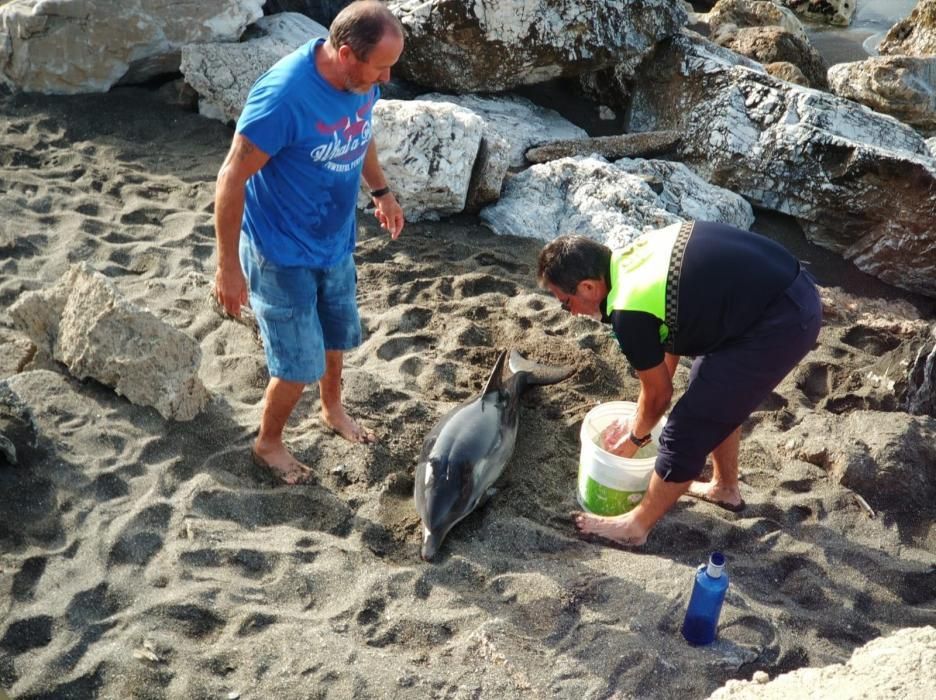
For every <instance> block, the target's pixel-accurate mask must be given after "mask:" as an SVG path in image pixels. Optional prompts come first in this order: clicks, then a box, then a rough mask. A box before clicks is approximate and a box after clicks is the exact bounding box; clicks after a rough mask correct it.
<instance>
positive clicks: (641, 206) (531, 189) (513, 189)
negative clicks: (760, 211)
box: [481, 157, 753, 247]
mask: <svg viewBox="0 0 936 700" xmlns="http://www.w3.org/2000/svg"><path fill="white" fill-rule="evenodd" d="M637 173H640V174H637ZM729 202H730V204H729ZM742 202H743V200H741V198H740V197H737V196H736V195H733V194H732V193H730V192H725V191H723V190H718V189H717V188H712V187H710V186H708V185H707V184H706V183H704V182H702V181H701V180H700V179H699V178H697V177H696V176H694V175H693V174H692V173H691V172H690V171H689V170H688V168H686V167H685V166H683V165H681V164H679V163H667V162H661V161H638V160H624V161H621V162H620V165H618V164H614V163H609V162H607V161H606V160H604V159H602V158H597V157H577V158H561V159H559V160H554V161H550V162H549V163H543V164H541V165H534V166H532V167H531V168H528V169H527V170H524V171H523V172H521V173H519V174H518V175H515V176H513V177H511V178H509V179H508V180H507V183H506V185H505V186H504V192H503V194H502V195H501V199H500V201H499V202H498V203H497V204H494V205H492V206H489V207H487V208H485V209H484V210H483V211H482V212H481V220H482V221H484V223H485V224H486V225H487V226H488V227H489V228H490V229H491V230H493V231H494V232H495V233H498V234H503V235H513V236H526V237H532V238H538V239H541V240H545V241H550V240H552V239H554V238H555V237H556V236H559V235H562V234H568V233H577V234H580V235H583V236H588V237H589V238H593V239H595V240H597V241H600V242H602V243H605V244H606V245H609V246H611V247H620V246H623V245H626V244H627V243H629V242H630V241H632V240H633V239H634V238H636V237H637V236H639V235H640V234H641V233H643V232H644V231H648V230H652V229H658V228H662V227H664V226H667V225H669V224H673V223H678V222H680V221H684V220H687V219H692V218H699V219H706V220H713V221H718V220H720V219H719V217H720V216H721V215H722V214H724V213H726V212H730V213H731V216H733V217H735V218H734V220H733V221H731V222H730V223H735V224H736V225H743V226H745V227H747V226H748V225H750V223H751V222H752V221H753V217H752V216H750V214H751V211H750V207H747V216H745V214H744V212H743V209H744V204H742ZM706 204H708V205H709V206H708V208H706V206H705V205H706ZM683 205H687V206H688V207H689V209H690V210H691V211H687V210H684V209H683V208H682V207H683ZM748 217H750V218H748Z"/></svg>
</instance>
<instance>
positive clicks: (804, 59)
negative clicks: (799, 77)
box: [718, 27, 829, 90]
mask: <svg viewBox="0 0 936 700" xmlns="http://www.w3.org/2000/svg"><path fill="white" fill-rule="evenodd" d="M718 43H719V44H720V45H721V46H726V47H728V48H729V49H731V50H732V51H737V52H738V53H739V54H741V55H742V56H747V57H748V58H753V59H754V60H755V61H759V62H760V63H763V64H764V65H765V66H766V65H767V64H770V63H778V62H784V63H792V64H793V65H794V66H796V67H797V68H799V69H800V71H801V72H802V73H803V75H804V76H806V79H807V80H808V81H809V86H810V87H814V88H816V89H819V90H827V89H828V87H829V83H828V81H827V80H826V72H827V71H828V70H829V67H828V65H826V62H825V59H823V58H822V56H820V55H819V52H818V51H816V49H815V48H814V47H813V46H812V44H810V43H809V40H808V39H806V38H802V37H799V36H797V35H796V34H793V33H792V32H789V31H787V30H785V29H781V28H780V27H744V28H741V29H738V30H737V31H736V32H734V33H733V34H731V35H730V36H726V37H725V38H724V39H722V40H719V42H718Z"/></svg>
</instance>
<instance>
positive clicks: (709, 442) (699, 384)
mask: <svg viewBox="0 0 936 700" xmlns="http://www.w3.org/2000/svg"><path fill="white" fill-rule="evenodd" d="M821 324H822V302H821V301H820V299H819V292H818V291H817V289H816V286H815V284H814V283H813V280H812V276H811V275H810V274H809V273H808V272H806V271H805V270H803V269H802V268H801V269H800V272H799V274H798V275H797V277H796V279H795V280H793V283H792V284H791V285H790V286H789V287H788V288H787V289H786V291H784V292H783V294H781V295H780V296H779V297H778V298H777V299H775V300H774V301H773V302H771V304H770V305H769V306H768V307H767V308H766V309H765V310H764V313H763V315H762V316H761V317H760V319H759V320H758V321H757V322H755V323H754V324H753V325H752V326H751V327H750V328H749V329H748V330H747V331H745V333H744V334H743V335H742V336H740V337H738V338H735V339H733V340H731V341H730V342H728V343H725V344H724V345H722V346H721V347H718V348H716V349H715V350H713V351H712V352H710V353H708V354H706V355H703V356H700V357H697V358H696V359H695V361H694V362H693V364H692V372H691V373H690V375H689V386H688V387H687V388H686V392H685V393H684V394H683V395H682V397H681V398H680V399H679V401H677V402H676V405H675V406H674V407H673V410H672V411H671V412H670V415H669V417H668V418H667V420H666V426H665V427H664V429H663V433H662V435H661V436H660V451H659V455H658V456H657V460H656V467H655V468H656V472H657V474H658V475H659V476H660V478H662V479H663V480H664V481H671V482H677V483H678V482H685V481H690V480H692V479H695V478H696V477H698V475H699V473H700V472H701V471H702V469H703V467H704V466H705V460H706V457H707V456H708V454H709V453H710V452H711V451H712V450H713V449H715V448H716V447H718V445H719V444H721V443H722V441H724V439H725V438H727V437H728V436H729V435H730V434H731V433H732V431H734V429H735V428H737V427H738V426H740V425H741V424H742V423H743V422H744V421H745V420H746V419H747V417H748V416H750V415H751V413H753V412H754V411H755V410H756V409H757V407H758V406H759V405H760V404H761V403H762V402H763V401H764V400H765V399H766V398H767V397H768V396H769V395H770V392H771V391H773V389H774V387H776V386H777V385H778V384H779V383H780V382H781V381H782V380H783V378H784V377H785V376H786V375H787V374H788V373H789V372H790V370H792V369H793V368H794V367H796V365H797V364H798V363H799V361H800V360H802V359H803V357H805V356H806V354H807V353H808V352H809V351H810V350H811V349H812V348H813V346H814V345H815V342H816V338H817V337H818V336H819V327H820V326H821Z"/></svg>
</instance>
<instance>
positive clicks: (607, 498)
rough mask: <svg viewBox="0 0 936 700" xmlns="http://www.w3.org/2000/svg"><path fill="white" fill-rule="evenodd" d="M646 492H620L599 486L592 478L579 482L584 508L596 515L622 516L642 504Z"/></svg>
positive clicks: (580, 496) (584, 476) (588, 477)
mask: <svg viewBox="0 0 936 700" xmlns="http://www.w3.org/2000/svg"><path fill="white" fill-rule="evenodd" d="M644 493H646V492H645V491H618V490H617V489H612V488H609V487H607V486H604V485H603V484H599V483H598V482H597V481H595V480H594V479H592V478H591V477H590V476H586V475H583V478H582V479H580V480H579V498H580V500H581V503H582V506H583V507H584V508H585V510H587V511H588V512H589V513H594V514H595V515H620V514H621V513H626V512H627V511H629V510H631V509H632V508H633V507H634V506H636V505H637V504H638V503H640V501H641V499H642V498H643V497H644Z"/></svg>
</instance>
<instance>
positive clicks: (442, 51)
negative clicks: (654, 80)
mask: <svg viewBox="0 0 936 700" xmlns="http://www.w3.org/2000/svg"><path fill="white" fill-rule="evenodd" d="M389 8H390V10H391V11H392V12H393V13H394V14H395V15H396V16H397V17H399V18H400V21H401V22H402V23H403V27H404V30H405V33H406V50H405V51H404V52H403V56H402V57H401V59H400V63H399V66H398V69H399V73H400V75H402V76H403V77H405V78H407V79H409V80H411V81H413V82H415V83H418V84H420V85H427V86H432V87H439V88H443V87H444V88H445V89H447V90H452V91H454V92H499V91H503V90H509V89H510V88H512V87H515V86H517V85H524V84H533V83H540V82H544V81H546V80H550V79H552V78H557V77H560V76H571V75H579V74H581V73H586V72H589V71H593V70H597V69H600V68H604V67H608V66H613V65H616V64H618V63H621V62H623V61H626V60H628V59H632V58H634V57H636V56H640V55H642V54H644V53H646V52H647V51H648V50H649V49H651V48H652V47H653V45H654V44H655V43H656V42H657V41H659V40H660V39H662V38H664V37H666V36H669V35H671V34H673V33H674V32H676V31H678V29H679V28H680V27H682V26H683V25H684V24H685V23H686V12H685V10H684V9H683V7H682V4H681V3H680V2H678V0H643V1H642V2H640V3H633V2H628V1H627V0H577V1H568V0H471V1H470V2H467V1H466V0H397V1H396V2H391V3H389Z"/></svg>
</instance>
